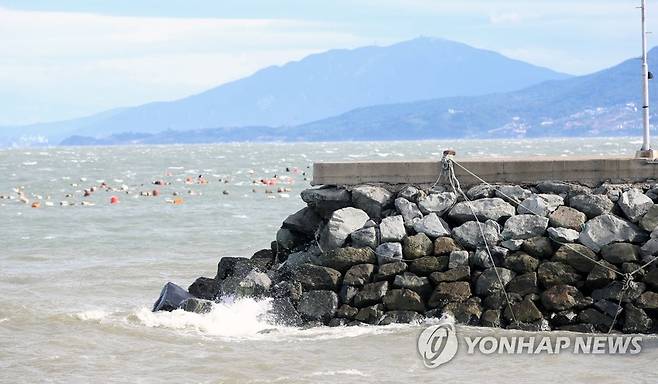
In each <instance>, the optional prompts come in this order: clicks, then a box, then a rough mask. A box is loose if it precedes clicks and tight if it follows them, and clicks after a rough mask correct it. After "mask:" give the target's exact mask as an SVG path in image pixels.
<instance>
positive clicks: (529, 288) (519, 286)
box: [507, 272, 539, 296]
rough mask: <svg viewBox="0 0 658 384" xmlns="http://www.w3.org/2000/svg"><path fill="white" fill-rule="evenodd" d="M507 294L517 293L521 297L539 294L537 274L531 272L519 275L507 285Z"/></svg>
mask: <svg viewBox="0 0 658 384" xmlns="http://www.w3.org/2000/svg"><path fill="white" fill-rule="evenodd" d="M507 292H509V293H516V294H518V295H520V296H525V295H528V294H531V293H539V288H538V286H537V273H536V272H529V273H524V274H523V275H517V276H516V277H514V278H513V279H512V280H510V282H509V284H507Z"/></svg>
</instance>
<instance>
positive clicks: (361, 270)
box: [343, 264, 375, 287]
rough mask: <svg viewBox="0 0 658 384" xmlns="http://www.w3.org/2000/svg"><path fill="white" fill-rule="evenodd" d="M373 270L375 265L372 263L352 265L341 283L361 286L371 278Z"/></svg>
mask: <svg viewBox="0 0 658 384" xmlns="http://www.w3.org/2000/svg"><path fill="white" fill-rule="evenodd" d="M374 272H375V266H374V265H372V264H358V265H355V266H352V267H351V268H350V269H348V270H347V272H346V273H345V277H343V284H347V285H353V286H355V287H362V286H363V285H364V284H367V283H369V282H370V281H371V280H372V274H373V273H374Z"/></svg>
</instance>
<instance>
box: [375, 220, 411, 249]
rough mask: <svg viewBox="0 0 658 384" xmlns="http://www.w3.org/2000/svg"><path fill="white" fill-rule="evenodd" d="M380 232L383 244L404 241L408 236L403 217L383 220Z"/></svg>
mask: <svg viewBox="0 0 658 384" xmlns="http://www.w3.org/2000/svg"><path fill="white" fill-rule="evenodd" d="M379 232H380V233H381V239H382V243H387V242H395V241H402V239H404V237H405V236H407V231H406V229H404V219H402V216H389V217H385V218H384V219H382V222H381V224H379Z"/></svg>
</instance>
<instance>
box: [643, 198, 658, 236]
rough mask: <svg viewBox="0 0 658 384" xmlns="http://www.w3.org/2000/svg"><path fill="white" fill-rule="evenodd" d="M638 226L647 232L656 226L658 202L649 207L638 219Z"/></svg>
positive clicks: (657, 221) (657, 223)
mask: <svg viewBox="0 0 658 384" xmlns="http://www.w3.org/2000/svg"><path fill="white" fill-rule="evenodd" d="M640 227H642V229H644V230H645V231H649V232H652V231H653V230H654V229H656V227H658V204H654V205H652V206H651V208H649V210H648V211H647V213H646V214H645V215H644V216H643V217H642V219H641V220H640Z"/></svg>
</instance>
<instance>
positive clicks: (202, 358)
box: [0, 138, 658, 384]
mask: <svg viewBox="0 0 658 384" xmlns="http://www.w3.org/2000/svg"><path fill="white" fill-rule="evenodd" d="M639 144H640V142H639V141H638V139H637V138H596V139H592V138H588V139H574V138H568V139H541V140H525V139H524V140H520V139H519V140H489V141H485V140H481V141H477V140H451V141H422V142H419V141H409V142H404V141H400V142H347V143H289V144H286V143H229V144H208V145H163V146H118V147H52V148H29V149H25V148H23V149H4V150H0V197H1V198H0V382H1V383H90V382H95V383H340V382H345V383H351V382H363V383H401V382H413V383H441V382H445V383H477V382H483V383H536V382H547V383H552V382H568V383H596V384H605V383H622V382H624V383H626V382H628V383H656V382H658V371H657V370H656V366H655V361H656V359H658V341H657V340H656V337H654V336H644V337H643V339H642V351H641V353H638V354H634V355H611V354H573V353H566V352H564V353H554V354H549V353H542V354H538V355H535V354H522V355H506V354H482V353H475V354H468V353H467V351H466V348H462V347H460V349H459V351H458V353H457V355H456V356H455V358H454V359H453V360H452V361H450V362H448V363H446V364H444V365H442V366H440V367H438V368H434V369H430V368H427V367H425V365H424V364H423V360H422V359H421V357H420V354H419V352H418V350H417V338H418V336H419V335H420V334H421V332H422V331H423V330H424V329H425V328H426V327H427V326H428V324H416V325H390V326H359V327H337V328H329V327H319V328H313V329H297V328H286V327H277V326H274V325H272V324H270V323H268V321H267V319H266V317H265V316H264V315H265V314H266V313H267V310H268V308H269V306H270V302H268V301H267V300H261V301H255V300H251V299H244V300H238V301H227V302H222V303H218V304H217V305H215V307H214V308H213V310H212V311H211V312H210V313H208V314H203V315H202V314H195V313H186V312H183V311H180V310H179V311H174V312H158V313H153V312H151V308H152V305H153V302H154V301H155V299H156V298H157V297H158V295H159V293H160V290H161V288H162V286H163V285H164V284H165V283H166V282H169V281H171V282H174V283H176V284H179V285H181V286H183V287H187V286H188V285H189V284H190V283H192V282H193V281H194V280H195V279H196V278H197V277H199V276H207V277H213V276H215V274H216V270H217V262H218V260H219V259H220V258H222V257H225V256H247V257H248V256H250V255H252V254H253V253H254V252H255V251H257V250H259V249H263V248H268V247H269V246H270V242H271V241H272V240H273V239H274V236H275V233H276V231H277V229H278V228H279V227H280V225H281V222H282V221H283V220H284V219H285V218H286V216H287V215H289V214H291V213H293V212H295V211H297V210H298V209H300V208H301V207H303V206H304V203H303V202H302V200H301V199H300V198H299V192H300V191H302V190H303V189H305V188H308V187H309V186H310V180H311V179H312V164H313V162H315V161H330V160H366V159H369V160H405V159H437V160H438V159H440V157H441V153H442V151H443V150H444V149H446V148H454V149H455V150H456V151H457V158H458V159H460V158H461V159H466V158H469V157H478V158H484V159H487V158H490V159H492V160H495V159H496V158H498V157H515V156H519V157H520V156H523V157H527V156H542V155H551V156H571V155H611V156H617V155H619V156H624V155H626V156H632V155H633V153H634V151H635V150H636V149H637V148H638V147H639ZM92 188H93V189H95V190H94V191H92ZM85 190H87V191H88V193H87V194H88V196H85ZM153 191H157V193H155V194H154V193H153ZM113 197H114V198H115V200H116V203H114V204H111V199H112V198H113ZM33 206H34V207H33ZM456 331H457V333H458V335H461V336H462V337H463V336H467V335H470V336H478V335H479V336H495V337H498V336H505V335H510V334H519V332H512V331H505V330H499V329H485V328H475V327H464V326H459V325H458V326H457V327H456ZM521 334H525V333H523V332H521ZM529 335H534V336H545V335H546V334H542V333H535V334H529ZM572 336H573V335H572Z"/></svg>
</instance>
